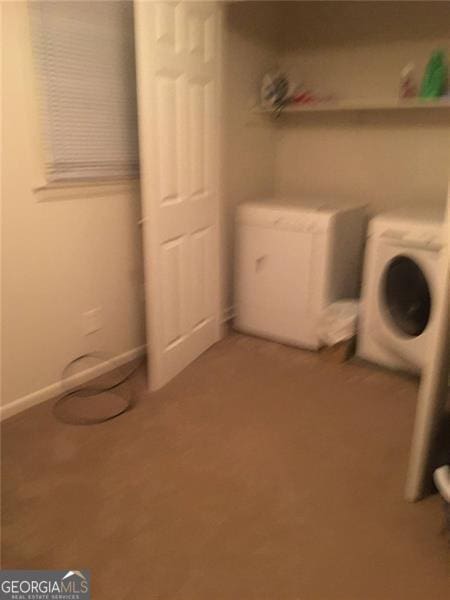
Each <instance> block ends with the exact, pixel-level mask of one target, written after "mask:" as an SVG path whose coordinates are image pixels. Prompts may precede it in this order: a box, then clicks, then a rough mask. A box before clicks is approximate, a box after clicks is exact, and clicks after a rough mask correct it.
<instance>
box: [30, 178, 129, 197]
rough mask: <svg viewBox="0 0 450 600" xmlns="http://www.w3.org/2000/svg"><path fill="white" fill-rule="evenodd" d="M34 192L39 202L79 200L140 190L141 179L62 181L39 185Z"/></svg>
mask: <svg viewBox="0 0 450 600" xmlns="http://www.w3.org/2000/svg"><path fill="white" fill-rule="evenodd" d="M33 192H34V194H35V196H36V198H37V201H38V202H53V201H58V200H77V199H83V198H87V197H88V198H92V197H95V196H98V197H101V196H116V195H119V194H126V193H138V192H139V179H137V178H135V179H120V180H119V179H118V180H109V181H100V180H99V181H79V182H74V181H61V182H57V183H47V184H45V185H42V186H37V187H35V188H34V189H33Z"/></svg>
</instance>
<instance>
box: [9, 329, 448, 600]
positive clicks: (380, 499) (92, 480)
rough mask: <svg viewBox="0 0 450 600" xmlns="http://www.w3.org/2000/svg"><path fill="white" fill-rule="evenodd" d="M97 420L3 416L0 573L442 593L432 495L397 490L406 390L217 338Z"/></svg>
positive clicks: (137, 583) (185, 587) (193, 589)
mask: <svg viewBox="0 0 450 600" xmlns="http://www.w3.org/2000/svg"><path fill="white" fill-rule="evenodd" d="M134 385H135V386H136V389H137V391H138V394H139V403H138V405H137V406H136V407H135V408H134V409H133V410H132V411H131V412H129V413H126V414H124V415H122V416H121V417H119V418H118V419H116V420H113V421H110V422H108V423H105V424H103V425H98V426H92V427H76V426H70V425H63V424H61V423H59V422H57V421H55V419H54V417H53V415H52V412H51V407H52V403H51V402H48V403H45V404H42V405H40V406H37V407H34V408H32V409H30V410H28V411H27V412H25V413H22V414H21V415H18V416H16V417H14V418H12V419H10V420H9V421H7V422H6V423H5V424H4V425H3V566H4V568H34V569H43V568H58V569H82V568H88V569H91V573H92V586H93V596H92V597H93V598H94V600H115V599H118V600H119V599H120V600H125V599H130V600H131V599H135V600H137V599H138V598H144V599H149V600H150V599H151V600H153V599H157V598H158V599H161V600H162V599H165V600H191V599H192V600H241V599H242V600H266V599H267V600H297V599H298V600H316V599H317V600H332V599H341V600H402V599H406V598H407V599H408V600H411V599H426V600H444V599H445V598H448V597H449V590H450V569H449V558H450V557H449V553H448V548H447V542H446V538H445V536H443V535H442V533H441V526H442V512H441V508H442V507H441V503H440V501H439V498H438V497H437V496H434V497H431V498H428V499H427V500H425V501H424V502H421V503H418V504H414V505H411V504H407V503H405V502H404V500H403V498H402V493H403V485H404V476H405V469H406V464H407V457H408V449H409V442H410V434H411V428H412V423H413V415H414V405H415V394H416V386H415V383H414V382H413V381H411V380H408V379H406V378H402V377H400V376H396V375H393V374H387V373H384V372H382V371H379V370H376V369H371V368H369V367H366V366H361V365H356V364H353V365H350V364H347V365H344V366H334V365H330V364H324V363H323V362H322V361H321V360H320V357H318V356H317V355H315V354H312V353H308V352H302V351H299V350H295V349H293V348H287V347H284V346H280V345H277V344H273V343H269V342H264V341H261V340H257V339H253V338H249V337H245V336H240V335H236V334H233V335H231V336H229V337H228V338H226V339H225V340H223V341H222V342H220V343H219V344H217V345H216V346H215V347H214V348H212V349H210V350H209V351H208V352H207V353H205V354H204V355H203V356H202V357H200V358H199V359H198V360H197V361H196V362H195V363H194V364H193V365H191V366H190V367H189V368H188V369H186V370H185V371H184V373H182V374H181V375H180V376H179V377H177V378H176V379H175V380H174V381H173V382H172V383H171V384H169V385H168V386H167V387H166V388H164V389H163V390H161V391H160V392H158V393H156V394H153V395H148V394H147V393H145V388H144V374H143V373H141V374H140V375H139V376H138V377H137V379H136V381H135V382H134Z"/></svg>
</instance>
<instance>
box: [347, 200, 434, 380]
mask: <svg viewBox="0 0 450 600" xmlns="http://www.w3.org/2000/svg"><path fill="white" fill-rule="evenodd" d="M443 222H444V211H443V210H442V211H440V210H437V209H427V210H424V209H422V210H415V211H413V210H412V209H405V210H398V211H395V212H391V213H384V214H380V215H378V216H376V217H374V218H373V219H372V220H371V222H370V225H369V231H368V242H367V250H366V258H365V264H364V279H363V292H362V304H361V311H360V328H359V336H358V350H357V354H358V355H359V356H360V357H362V358H364V359H366V360H369V361H372V362H374V363H377V364H380V365H383V366H387V367H390V368H392V369H398V370H404V371H409V372H412V373H418V372H420V370H421V368H422V366H423V364H424V361H425V359H426V356H427V351H428V346H429V342H430V337H431V336H432V335H433V334H434V322H435V318H434V317H435V315H434V312H433V304H434V298H435V296H436V293H437V286H438V282H439V275H438V262H439V253H440V251H441V250H442V248H443V245H444V242H445V236H444V230H443Z"/></svg>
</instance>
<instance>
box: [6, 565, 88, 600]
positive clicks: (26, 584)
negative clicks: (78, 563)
mask: <svg viewBox="0 0 450 600" xmlns="http://www.w3.org/2000/svg"><path fill="white" fill-rule="evenodd" d="M90 597H91V596H90V573H89V571H27V570H22V571H16V570H14V571H0V600H35V599H36V598H39V599H40V600H90Z"/></svg>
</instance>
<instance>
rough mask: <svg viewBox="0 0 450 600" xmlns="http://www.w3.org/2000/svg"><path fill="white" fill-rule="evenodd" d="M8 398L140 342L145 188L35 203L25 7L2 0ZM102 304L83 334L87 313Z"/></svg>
mask: <svg viewBox="0 0 450 600" xmlns="http://www.w3.org/2000/svg"><path fill="white" fill-rule="evenodd" d="M2 10H3V28H2V34H3V77H2V87H3V95H4V96H3V114H2V125H3V137H2V144H3V153H2V159H3V160H2V175H3V178H2V200H3V206H2V238H3V249H2V250H3V252H2V259H3V265H2V269H3V281H2V283H3V302H2V305H3V306H2V308H3V314H2V322H3V352H2V355H3V381H2V391H3V404H4V405H5V404H8V403H11V402H14V401H15V400H17V399H20V398H23V397H24V396H27V395H28V394H31V393H33V392H36V391H38V390H41V389H42V388H45V387H46V386H49V385H51V384H53V383H55V382H57V381H58V380H59V379H60V375H61V370H62V369H63V367H64V365H65V364H66V363H67V362H68V361H70V360H71V359H73V358H75V357H76V356H78V355H79V354H81V353H83V352H85V351H86V350H89V349H99V350H102V351H105V352H108V353H110V354H111V355H112V356H117V355H121V354H123V353H126V352H128V351H130V350H131V349H134V348H136V347H138V346H139V345H141V344H143V343H144V328H143V295H142V264H141V249H140V230H139V227H138V226H137V221H138V219H139V213H140V207H139V193H138V188H137V186H134V187H133V186H130V185H128V186H124V187H122V188H116V190H115V191H112V190H109V191H106V193H105V194H103V195H102V194H101V193H98V194H96V195H87V194H86V193H83V192H82V191H80V192H79V193H78V194H77V196H76V197H73V198H70V199H59V200H53V201H38V200H39V199H40V200H42V197H41V196H40V197H39V198H38V196H37V195H36V194H35V193H33V190H32V188H33V185H34V171H35V154H34V152H33V139H32V126H31V125H32V123H30V118H32V115H30V110H29V108H30V103H29V96H30V93H32V92H31V90H30V79H31V77H30V64H29V62H28V59H29V46H28V43H29V38H28V30H27V27H28V20H27V12H26V5H25V3H18V2H6V3H3V6H2ZM98 306H101V307H103V321H104V325H103V328H102V329H101V331H99V332H98V333H95V334H93V335H92V336H89V338H87V337H86V336H84V335H83V333H82V319H81V314H82V313H83V312H85V311H87V310H89V309H92V308H95V307H98Z"/></svg>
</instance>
